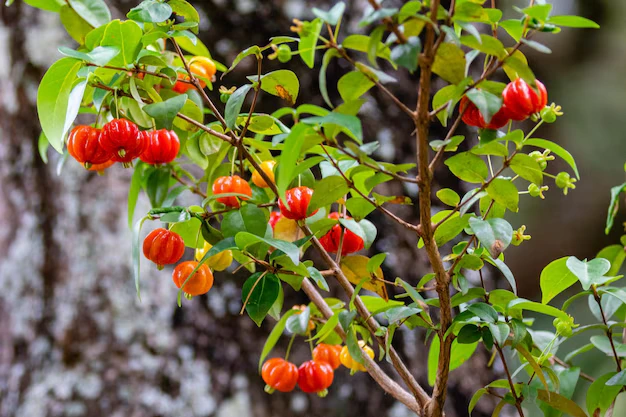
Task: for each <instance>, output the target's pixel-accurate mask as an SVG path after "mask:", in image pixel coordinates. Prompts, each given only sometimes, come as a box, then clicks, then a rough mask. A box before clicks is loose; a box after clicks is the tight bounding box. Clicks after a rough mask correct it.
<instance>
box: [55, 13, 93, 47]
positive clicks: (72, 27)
mask: <svg viewBox="0 0 626 417" xmlns="http://www.w3.org/2000/svg"><path fill="white" fill-rule="evenodd" d="M59 17H60V18H61V23H62V24H63V27H64V28H65V30H66V31H67V33H68V34H69V35H70V36H71V37H72V38H73V39H74V40H75V41H76V42H78V43H79V44H80V45H83V44H85V42H86V38H87V34H88V33H89V32H91V31H92V30H93V26H91V25H90V24H89V23H88V22H87V21H86V20H85V19H83V18H82V17H80V15H79V14H78V13H76V11H75V10H74V9H72V8H71V7H70V6H68V5H67V4H66V5H63V7H61V10H60V11H59ZM79 59H82V58H79Z"/></svg>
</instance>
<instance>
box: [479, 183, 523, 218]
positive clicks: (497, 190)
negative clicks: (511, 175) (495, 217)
mask: <svg viewBox="0 0 626 417" xmlns="http://www.w3.org/2000/svg"><path fill="white" fill-rule="evenodd" d="M486 191H487V194H489V197H491V198H492V199H493V200H494V201H495V202H496V203H498V204H501V205H503V206H504V207H506V208H507V209H509V210H511V211H512V212H514V213H517V210H518V204H519V193H518V191H517V187H515V184H513V183H512V182H511V181H509V180H505V179H503V178H494V179H493V180H492V181H491V184H489V186H488V187H487V190H486Z"/></svg>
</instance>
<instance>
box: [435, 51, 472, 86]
mask: <svg viewBox="0 0 626 417" xmlns="http://www.w3.org/2000/svg"><path fill="white" fill-rule="evenodd" d="M465 64H466V62H465V54H464V53H463V50H461V48H459V47H458V46H456V45H454V44H452V43H443V44H441V45H440V46H439V49H437V55H435V61H434V62H433V72H434V73H435V74H437V75H438V76H440V77H441V78H443V79H444V80H446V81H448V82H449V83H452V84H458V83H460V82H461V81H462V80H463V78H465Z"/></svg>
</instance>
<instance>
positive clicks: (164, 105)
mask: <svg viewBox="0 0 626 417" xmlns="http://www.w3.org/2000/svg"><path fill="white" fill-rule="evenodd" d="M186 101H187V94H181V95H178V96H174V97H172V98H170V99H167V100H165V101H163V102H161V103H153V104H148V105H147V106H145V107H144V108H143V111H144V112H146V113H147V114H148V115H149V116H151V117H153V118H154V120H155V122H156V127H157V129H171V128H172V124H173V123H174V119H175V118H176V115H177V114H178V112H179V111H180V110H181V109H182V108H183V106H184V105H185V102H186Z"/></svg>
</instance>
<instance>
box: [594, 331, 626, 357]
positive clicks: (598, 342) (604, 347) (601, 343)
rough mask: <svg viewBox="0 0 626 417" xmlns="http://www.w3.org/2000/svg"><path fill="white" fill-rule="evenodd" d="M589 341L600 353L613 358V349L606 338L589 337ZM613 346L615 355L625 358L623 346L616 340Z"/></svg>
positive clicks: (625, 350)
mask: <svg viewBox="0 0 626 417" xmlns="http://www.w3.org/2000/svg"><path fill="white" fill-rule="evenodd" d="M589 340H590V342H591V343H592V344H593V346H594V347H595V348H596V349H598V350H600V351H601V352H604V353H605V354H606V355H609V356H613V347H612V346H611V342H610V341H609V338H608V337H606V336H605V335H602V336H591V337H590V338H589ZM613 346H615V352H616V353H617V356H619V357H624V356H626V345H625V344H623V343H619V342H617V341H616V340H613Z"/></svg>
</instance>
